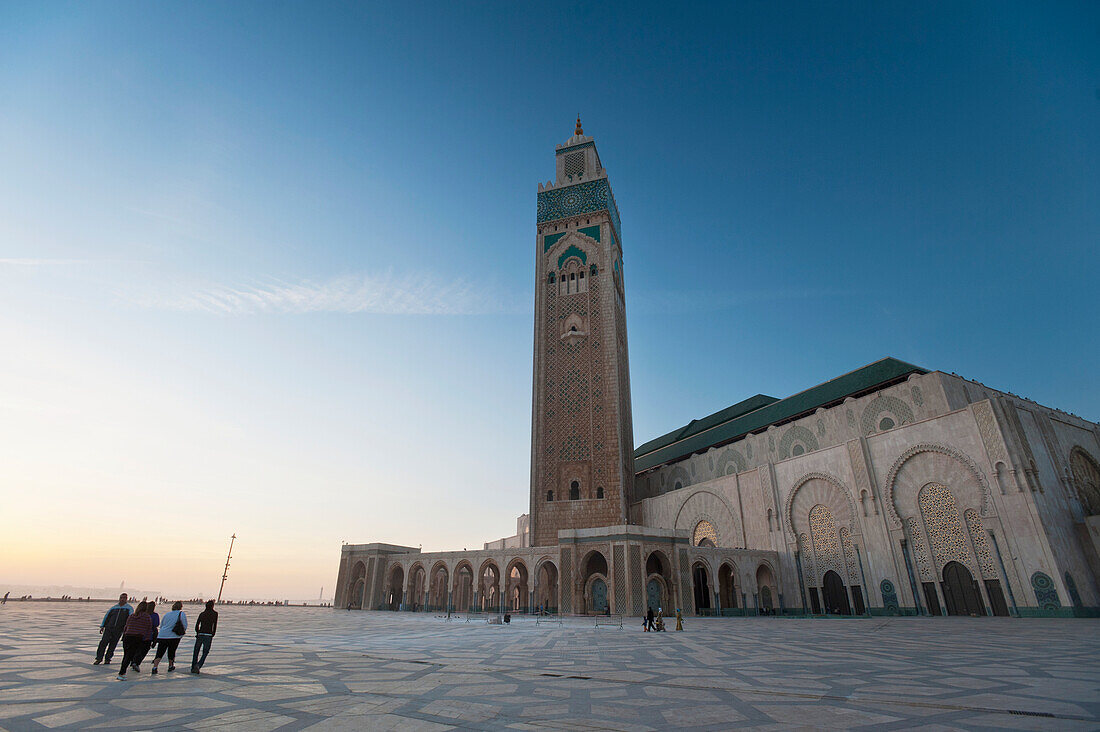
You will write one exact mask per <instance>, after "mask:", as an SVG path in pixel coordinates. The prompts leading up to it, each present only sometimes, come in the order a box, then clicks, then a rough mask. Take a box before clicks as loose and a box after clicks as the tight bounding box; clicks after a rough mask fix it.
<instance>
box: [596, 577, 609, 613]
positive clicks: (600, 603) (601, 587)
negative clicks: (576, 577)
mask: <svg viewBox="0 0 1100 732" xmlns="http://www.w3.org/2000/svg"><path fill="white" fill-rule="evenodd" d="M592 609H593V610H594V611H595V612H598V613H602V612H604V611H606V610H607V583H606V582H604V581H603V580H602V579H600V578H599V577H597V578H596V579H594V580H592Z"/></svg>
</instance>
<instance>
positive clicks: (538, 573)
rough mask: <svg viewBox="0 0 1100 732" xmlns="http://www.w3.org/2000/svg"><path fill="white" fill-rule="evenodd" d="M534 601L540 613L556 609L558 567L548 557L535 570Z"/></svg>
mask: <svg viewBox="0 0 1100 732" xmlns="http://www.w3.org/2000/svg"><path fill="white" fill-rule="evenodd" d="M535 603H536V604H537V605H538V612H540V613H556V612H557V611H558V568H557V566H555V565H554V563H553V562H551V561H550V560H549V559H547V560H546V561H544V562H543V563H542V564H540V565H539V566H538V569H537V570H535Z"/></svg>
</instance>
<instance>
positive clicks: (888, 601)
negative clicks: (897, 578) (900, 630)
mask: <svg viewBox="0 0 1100 732" xmlns="http://www.w3.org/2000/svg"><path fill="white" fill-rule="evenodd" d="M879 590H880V591H881V592H882V607H883V608H885V609H886V610H887V611H888V612H895V613H896V612H898V611H899V610H900V607H899V605H898V593H897V590H896V589H895V588H894V583H893V582H891V581H890V580H888V579H884V580H883V581H882V583H881V584H880V585H879Z"/></svg>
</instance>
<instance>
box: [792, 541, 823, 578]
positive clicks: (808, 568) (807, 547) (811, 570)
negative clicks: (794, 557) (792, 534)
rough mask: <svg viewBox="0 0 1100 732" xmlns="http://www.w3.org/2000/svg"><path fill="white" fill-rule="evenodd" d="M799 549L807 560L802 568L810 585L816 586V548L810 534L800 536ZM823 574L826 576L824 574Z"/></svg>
mask: <svg viewBox="0 0 1100 732" xmlns="http://www.w3.org/2000/svg"><path fill="white" fill-rule="evenodd" d="M798 547H799V549H801V550H802V556H803V557H804V558H805V560H806V564H805V566H803V568H802V569H803V572H805V574H806V577H807V579H808V580H809V584H811V585H812V584H815V583H816V582H817V568H816V567H814V548H813V546H812V545H811V544H810V537H809V535H808V534H800V535H799V537H798ZM822 574H824V572H823V573H822Z"/></svg>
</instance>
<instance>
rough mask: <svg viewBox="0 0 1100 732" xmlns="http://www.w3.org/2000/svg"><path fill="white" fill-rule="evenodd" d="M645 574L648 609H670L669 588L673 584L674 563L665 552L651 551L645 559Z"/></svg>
mask: <svg viewBox="0 0 1100 732" xmlns="http://www.w3.org/2000/svg"><path fill="white" fill-rule="evenodd" d="M645 575H646V583H645V592H646V597H645V603H646V610H652V611H653V612H657V611H658V610H666V611H667V610H670V609H671V608H672V595H671V593H670V591H669V588H670V587H671V586H672V563H671V562H669V560H668V557H666V556H665V554H664V552H661V551H653V552H650V554H649V556H648V557H646V560H645Z"/></svg>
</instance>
